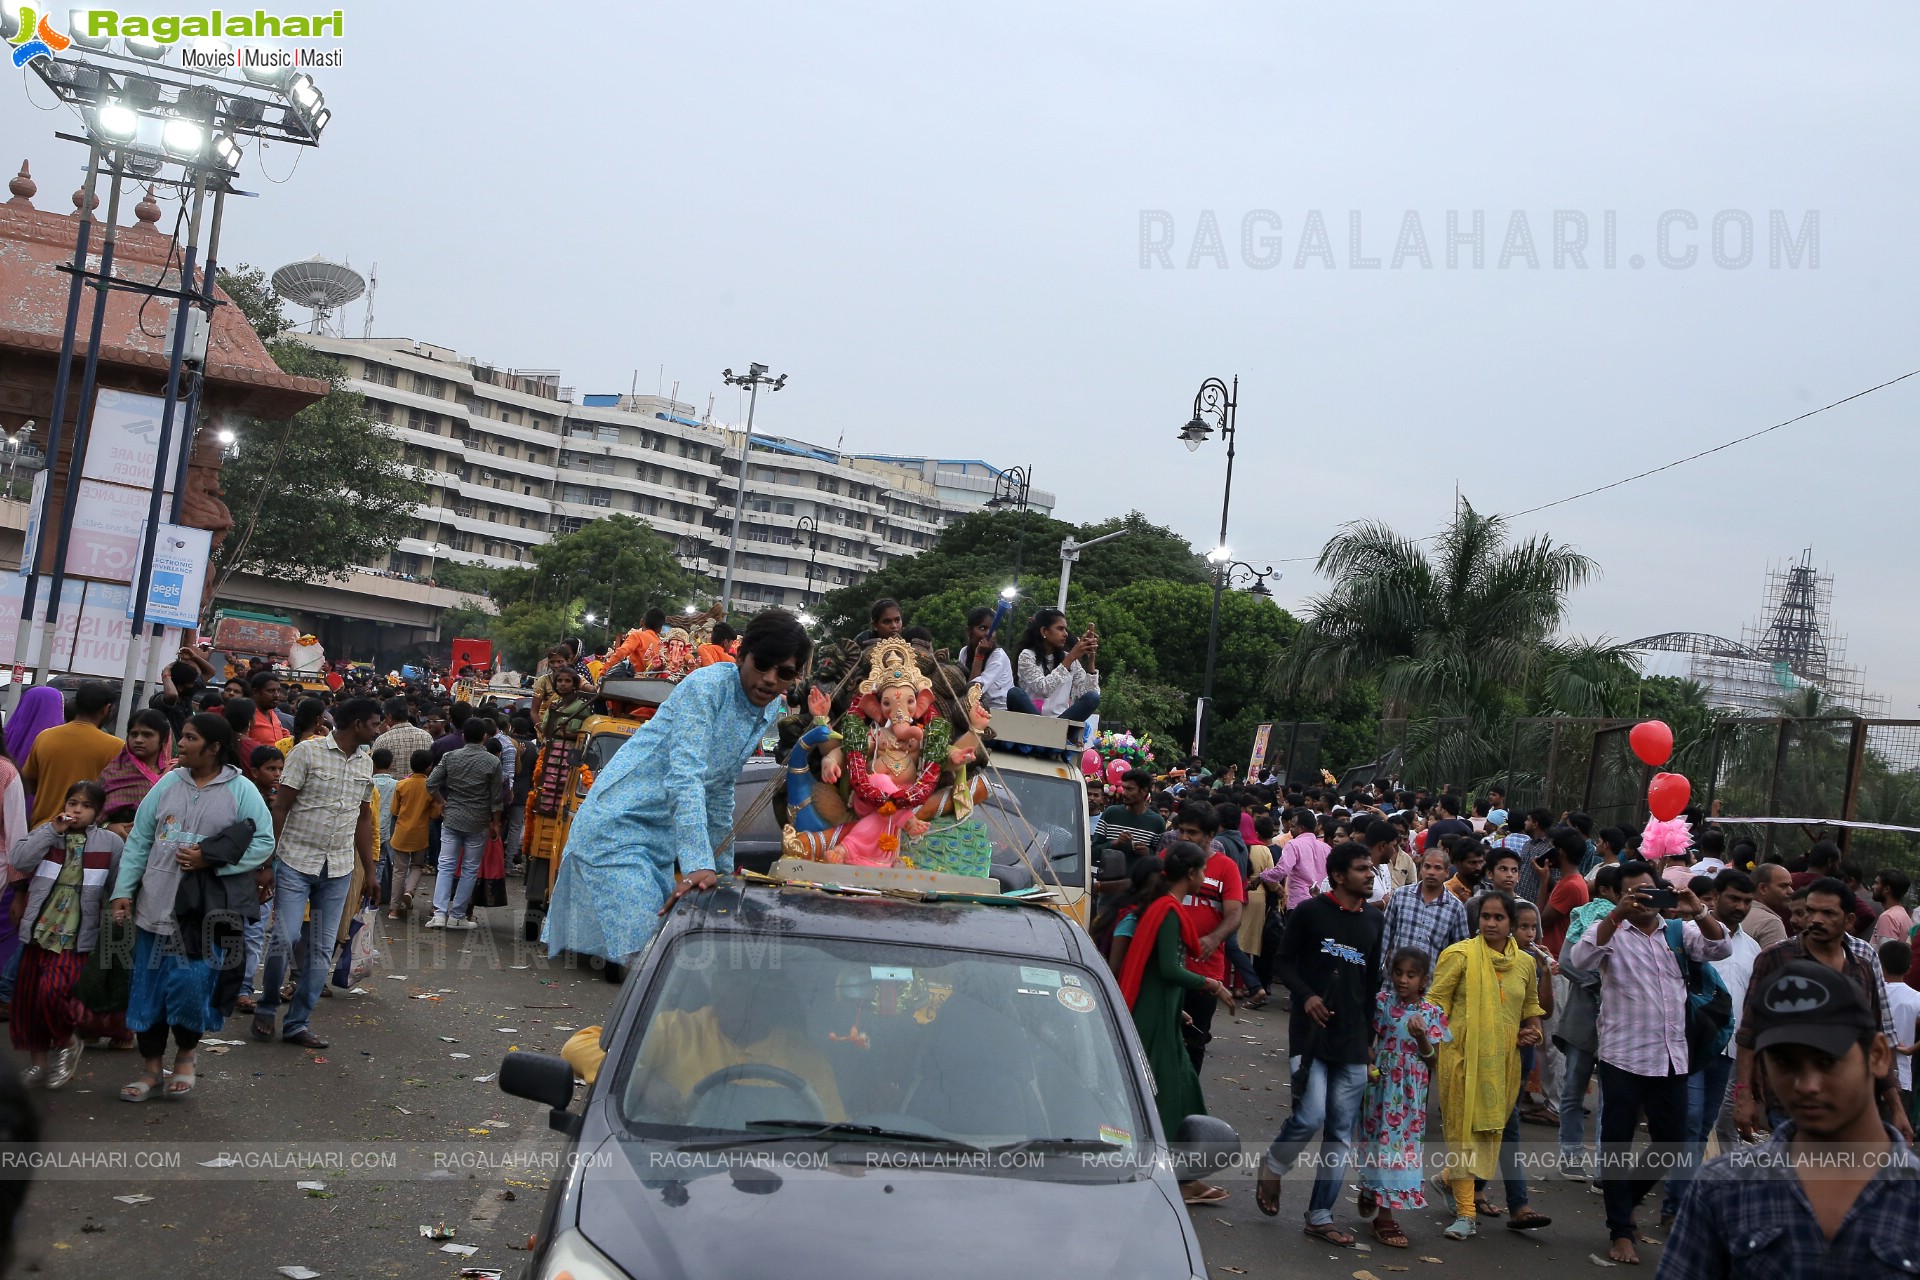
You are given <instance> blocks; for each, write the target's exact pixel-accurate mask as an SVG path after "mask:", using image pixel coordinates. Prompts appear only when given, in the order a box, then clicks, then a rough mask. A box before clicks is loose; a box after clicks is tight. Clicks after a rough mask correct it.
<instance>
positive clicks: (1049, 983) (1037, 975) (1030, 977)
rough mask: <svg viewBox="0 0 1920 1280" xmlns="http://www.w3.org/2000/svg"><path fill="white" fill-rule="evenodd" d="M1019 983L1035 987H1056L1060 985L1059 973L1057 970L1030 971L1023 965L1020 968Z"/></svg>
mask: <svg viewBox="0 0 1920 1280" xmlns="http://www.w3.org/2000/svg"><path fill="white" fill-rule="evenodd" d="M1020 981H1022V982H1030V983H1032V984H1033V985H1034V986H1036V987H1057V986H1059V985H1060V971H1059V970H1058V969H1030V968H1028V967H1027V966H1026V965H1024V964H1023V965H1021V966H1020Z"/></svg>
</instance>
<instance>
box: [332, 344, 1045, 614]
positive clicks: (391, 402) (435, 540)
mask: <svg viewBox="0 0 1920 1280" xmlns="http://www.w3.org/2000/svg"><path fill="white" fill-rule="evenodd" d="M296 336H298V337H299V339H300V340H301V341H303V342H306V343H307V344H309V345H310V346H312V347H314V348H315V349H317V350H320V351H324V352H327V353H328V354H330V355H333V356H335V357H337V358H339V360H340V361H341V363H342V366H343V372H344V373H345V375H346V376H347V378H348V379H349V382H348V385H349V386H351V387H352V388H353V389H354V390H355V391H358V392H360V393H361V394H362V395H364V396H365V397H366V398H367V402H368V405H369V407H370V408H371V409H372V411H373V414H374V416H375V417H376V418H378V419H379V420H380V421H381V422H383V423H385V424H386V425H387V426H389V427H390V428H391V429H392V430H393V433H394V435H395V436H397V437H398V438H399V439H400V441H401V443H402V444H403V445H404V446H405V449H406V459H407V461H408V462H410V463H412V464H413V465H415V466H417V467H420V468H422V469H424V470H425V471H426V472H427V473H428V475H429V484H430V486H431V491H430V496H429V498H428V500H427V502H426V503H425V504H424V505H422V506H421V507H420V508H418V510H417V513H416V514H417V515H418V517H419V523H418V525H417V526H416V527H415V528H414V530H413V531H412V534H411V535H410V536H409V537H406V538H403V539H402V540H401V542H400V545H399V546H398V547H397V548H395V550H394V552H393V554H392V555H391V556H390V557H389V559H388V562H387V563H386V564H384V565H375V566H369V567H370V568H374V569H381V570H386V571H390V572H394V573H399V574H404V575H407V576H409V577H413V578H416V579H422V580H428V581H431V580H432V578H433V576H434V573H435V568H436V566H437V565H438V564H440V563H441V562H443V561H456V562H463V563H477V564H486V565H492V566H512V565H522V564H531V563H532V561H533V554H532V553H533V549H534V548H535V547H538V546H540V545H541V544H542V543H545V542H546V541H548V540H549V539H550V538H552V537H553V536H555V535H556V534H563V533H571V532H573V531H575V530H577V529H579V528H580V527H581V526H582V525H584V524H585V523H586V522H587V521H589V520H594V519H598V518H599V517H601V516H605V515H608V514H611V513H614V512H620V513H624V514H627V515H631V516H636V517H638V518H640V519H642V520H644V521H646V523H647V524H649V525H651V526H652V527H653V528H654V529H655V530H656V531H657V532H659V533H660V534H661V535H663V536H664V537H666V538H667V539H668V540H670V541H671V542H673V544H674V546H675V548H676V550H677V552H678V555H679V558H680V562H681V563H682V564H683V565H685V566H686V567H687V568H688V569H690V570H694V571H696V572H701V573H706V574H710V575H714V576H718V575H719V574H720V573H721V572H722V571H723V569H724V567H725V564H726V555H727V540H728V533H729V529H730V526H731V522H732V519H733V502H734V492H735V487H736V485H735V475H736V473H737V471H738V469H739V461H740V445H741V439H742V434H743V433H742V432H741V431H740V430H739V429H738V428H737V427H732V426H728V425H725V424H721V423H716V422H712V421H710V420H702V419H701V417H699V416H698V411H697V410H695V409H694V407H693V406H691V405H687V404H682V403H679V402H676V401H674V400H671V399H667V398H664V397H660V396H648V395H586V396H580V397H576V396H575V395H574V392H573V389H572V388H571V387H562V386H561V385H560V381H559V375H558V374H557V373H556V372H553V371H548V370H537V371H535V370H524V369H520V370H508V369H498V368H495V367H493V366H490V365H488V364H486V363H484V362H482V361H478V360H474V359H470V358H467V357H463V356H461V355H459V354H457V353H456V352H454V351H453V350H451V349H449V348H446V347H436V346H432V345H430V344H428V343H424V342H416V341H413V340H411V339H405V338H376V339H369V340H359V339H351V338H339V337H333V336H329V335H325V334H300V335H296ZM576 400H577V401H578V402H577V403H576ZM1000 475H1001V473H1000V471H999V469H998V468H995V467H992V466H990V465H988V464H987V463H985V462H981V461H978V460H960V459H941V458H909V457H898V456H892V455H884V456H883V455H858V454H840V453H836V452H835V451H833V450H829V449H823V448H820V447H818V446H816V445H811V444H805V443H803V442H800V441H796V440H789V439H784V438H781V437H778V436H767V435H762V434H759V433H756V434H755V435H754V438H753V451H752V457H751V459H750V464H749V467H748V471H747V478H746V486H745V493H746V508H745V510H744V512H743V513H742V516H741V521H740V548H739V553H738V555H737V557H736V560H735V565H734V581H735V587H734V595H735V598H736V600H739V601H744V602H748V603H754V604H780V605H787V606H789V607H793V608H798V607H801V606H804V605H805V604H807V603H809V602H811V601H812V600H814V599H817V598H818V597H819V596H820V595H821V594H822V593H824V592H827V591H831V590H833V589H834V588H836V587H842V586H847V585H850V584H852V583H857V582H859V581H860V580H861V579H863V578H864V577H866V575H867V574H869V573H871V572H873V571H874V570H875V569H878V568H880V567H881V566H882V565H885V564H886V563H888V562H889V561H890V560H893V559H896V558H898V557H900V556H907V555H912V554H914V553H915V552H918V551H921V550H924V549H925V548H927V547H929V546H931V545H933V542H934V540H935V539H936V538H937V537H938V536H939V534H940V530H941V528H942V527H943V526H944V525H945V524H946V523H947V522H948V521H950V520H952V519H954V518H956V517H958V516H960V515H963V514H965V513H967V512H969V511H974V510H978V509H979V508H981V507H983V506H985V505H986V504H987V502H988V501H989V500H990V499H991V498H993V497H994V494H995V485H996V482H997V481H998V480H999V477H1000ZM1004 489H1005V485H1004V484H1003V485H1002V490H1003V492H1004ZM1028 505H1029V508H1030V509H1031V510H1034V511H1036V512H1039V513H1041V514H1051V512H1052V510H1053V505H1054V498H1053V495H1052V494H1050V493H1045V492H1042V491H1040V490H1037V489H1035V490H1031V491H1030V492H1029V494H1028Z"/></svg>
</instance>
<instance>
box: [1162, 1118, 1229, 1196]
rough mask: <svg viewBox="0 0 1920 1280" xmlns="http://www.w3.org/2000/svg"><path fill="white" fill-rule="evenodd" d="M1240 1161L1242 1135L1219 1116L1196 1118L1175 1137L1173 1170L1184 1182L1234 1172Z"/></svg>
mask: <svg viewBox="0 0 1920 1280" xmlns="http://www.w3.org/2000/svg"><path fill="white" fill-rule="evenodd" d="M1239 1158H1240V1135H1239V1134H1238V1133H1236V1132H1235V1131H1234V1128H1233V1126H1232V1125H1230V1124H1228V1123H1227V1122H1226V1121H1225V1120H1222V1119H1220V1118H1219V1117H1218V1116H1207V1115H1192V1116H1188V1117H1187V1118H1186V1119H1185V1120H1182V1121H1181V1122H1180V1128H1179V1129H1177V1130H1176V1131H1175V1132H1174V1135H1173V1168H1174V1172H1175V1174H1176V1175H1177V1176H1178V1177H1179V1179H1180V1181H1182V1182H1188V1181H1191V1180H1193V1179H1195V1178H1198V1177H1200V1176H1201V1175H1203V1174H1208V1173H1226V1172H1229V1171H1231V1170H1232V1169H1233V1168H1234V1166H1235V1163H1236V1162H1237V1161H1238V1160H1239Z"/></svg>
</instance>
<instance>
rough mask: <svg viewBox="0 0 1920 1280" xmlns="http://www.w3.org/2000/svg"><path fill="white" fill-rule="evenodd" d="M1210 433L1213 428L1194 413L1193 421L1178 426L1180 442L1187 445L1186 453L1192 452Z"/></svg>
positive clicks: (1203, 442)
mask: <svg viewBox="0 0 1920 1280" xmlns="http://www.w3.org/2000/svg"><path fill="white" fill-rule="evenodd" d="M1212 434H1213V428H1212V427H1211V426H1209V425H1208V424H1207V420H1206V419H1205V418H1203V417H1201V416H1200V415H1199V414H1197V413H1196V414H1194V415H1193V421H1191V422H1189V423H1188V424H1187V425H1186V426H1184V427H1182V428H1180V443H1181V444H1184V445H1185V446H1187V452H1188V453H1192V452H1193V451H1194V450H1195V449H1198V448H1199V447H1200V446H1201V445H1203V444H1205V443H1206V442H1207V437H1208V436H1210V435H1212Z"/></svg>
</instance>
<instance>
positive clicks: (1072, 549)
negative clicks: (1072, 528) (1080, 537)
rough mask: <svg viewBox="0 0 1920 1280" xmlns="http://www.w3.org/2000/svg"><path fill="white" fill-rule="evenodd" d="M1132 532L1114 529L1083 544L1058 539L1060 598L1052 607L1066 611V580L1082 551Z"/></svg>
mask: <svg viewBox="0 0 1920 1280" xmlns="http://www.w3.org/2000/svg"><path fill="white" fill-rule="evenodd" d="M1132 532H1133V530H1132V529H1115V530H1114V531H1113V532H1112V533H1103V534H1101V535H1100V536H1099V537H1097V538H1088V539H1087V540H1086V541H1085V542H1075V541H1074V540H1073V539H1072V538H1062V539H1060V598H1059V599H1057V600H1055V601H1054V602H1053V607H1054V608H1056V609H1058V610H1059V611H1060V612H1062V613H1065V612H1066V611H1067V579H1069V578H1071V577H1072V576H1073V566H1074V564H1075V563H1076V562H1077V561H1078V560H1079V559H1080V553H1081V552H1082V551H1085V550H1086V549H1087V548H1088V547H1097V546H1099V545H1100V544H1101V543H1103V542H1111V541H1113V540H1114V539H1115V538H1124V537H1126V536H1127V535H1128V534H1130V533H1132Z"/></svg>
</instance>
